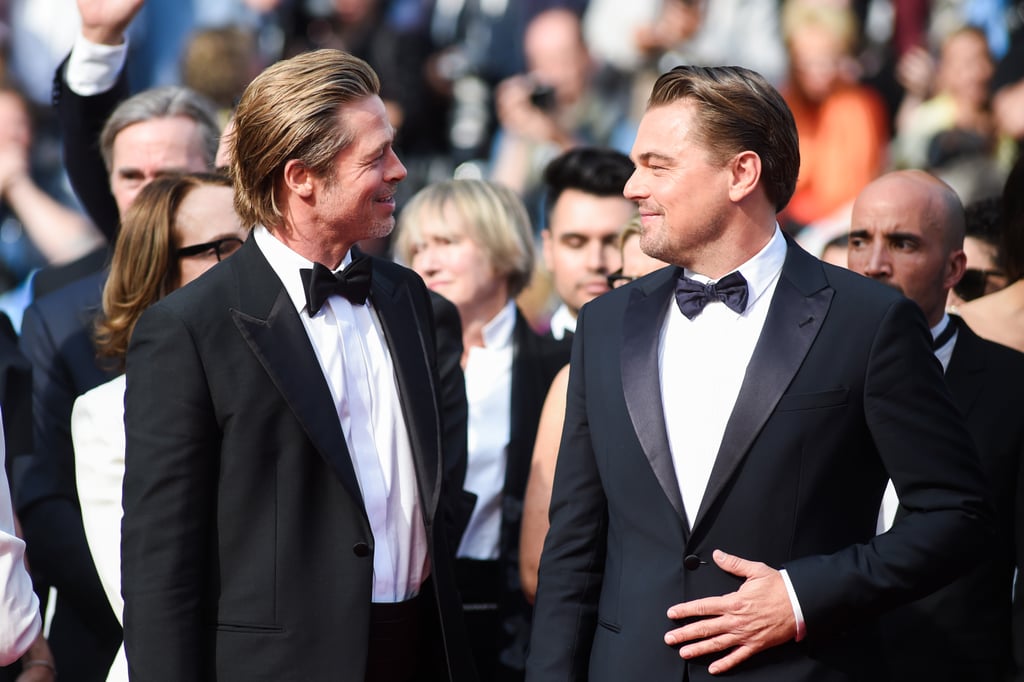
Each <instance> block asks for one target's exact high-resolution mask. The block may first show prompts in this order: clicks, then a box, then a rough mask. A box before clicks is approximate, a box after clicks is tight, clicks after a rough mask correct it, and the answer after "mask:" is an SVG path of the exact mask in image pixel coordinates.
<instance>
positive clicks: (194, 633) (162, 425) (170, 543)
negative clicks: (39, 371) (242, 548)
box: [121, 304, 220, 682]
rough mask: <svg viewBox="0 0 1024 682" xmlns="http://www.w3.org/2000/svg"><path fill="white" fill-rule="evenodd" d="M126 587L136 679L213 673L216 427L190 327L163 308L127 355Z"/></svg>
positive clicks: (151, 313)
mask: <svg viewBox="0 0 1024 682" xmlns="http://www.w3.org/2000/svg"><path fill="white" fill-rule="evenodd" d="M125 437H126V445H125V477H124V495H123V505H124V518H123V520H122V525H121V532H122V543H121V584H122V594H123V596H124V603H125V610H124V639H125V649H126V652H127V655H128V661H129V669H130V672H131V676H132V679H140V680H152V681H154V682H159V681H161V680H167V681H168V682H170V681H172V680H203V679H208V678H209V677H210V676H211V672H210V669H211V666H212V663H211V661H212V654H213V652H212V651H211V650H210V645H209V642H210V641H211V632H210V629H211V628H212V623H211V622H210V618H212V616H211V614H212V612H213V608H212V604H211V599H212V598H213V597H212V589H213V588H212V585H211V582H212V581H213V579H214V576H213V575H212V573H213V572H214V571H215V567H214V566H213V565H212V564H211V561H210V556H209V555H210V552H211V547H212V546H213V543H214V540H213V538H212V537H211V533H212V529H213V528H214V527H215V523H214V506H215V496H216V485H217V472H218V460H219V442H220V437H219V429H218V426H217V423H216V419H215V413H214V408H213V404H212V400H211V398H210V394H209V390H208V388H207V384H206V377H205V373H204V368H203V363H202V360H201V359H200V357H199V354H198V352H197V349H196V347H195V344H194V343H193V337H192V335H191V333H190V331H189V330H188V329H187V327H186V326H185V324H184V323H183V322H182V321H181V320H180V319H179V318H177V317H176V316H175V315H174V314H173V313H172V312H170V311H168V310H167V309H165V308H163V307H162V306H160V305H159V304H158V305H157V306H155V307H152V308H150V309H149V310H147V311H146V312H145V313H144V314H143V316H142V317H141V319H140V320H139V323H138V325H137V326H136V328H135V331H134V333H133V335H132V341H131V345H130V347H129V350H128V361H127V388H126V393H125Z"/></svg>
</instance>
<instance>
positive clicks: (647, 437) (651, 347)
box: [620, 268, 688, 531]
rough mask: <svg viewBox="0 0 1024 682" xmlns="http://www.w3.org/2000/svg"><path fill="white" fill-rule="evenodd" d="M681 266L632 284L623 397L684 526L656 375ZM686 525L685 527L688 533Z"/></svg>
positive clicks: (624, 341) (622, 357)
mask: <svg viewBox="0 0 1024 682" xmlns="http://www.w3.org/2000/svg"><path fill="white" fill-rule="evenodd" d="M678 274H679V268H665V269H663V270H660V271H659V272H657V273H655V274H653V275H651V276H650V277H649V278H648V280H647V281H644V282H642V283H638V284H637V285H635V286H631V287H630V289H631V291H630V298H629V301H628V303H627V305H626V311H625V314H624V315H623V323H622V348H621V350H620V366H621V369H622V393H623V396H624V397H625V399H626V409H627V410H628V411H629V418H630V420H631V421H632V422H633V430H634V431H635V432H636V436H637V438H638V439H639V440H640V446H641V447H642V448H643V451H644V455H645V456H646V457H647V460H648V461H649V462H650V463H651V469H653V470H654V475H655V477H656V478H657V479H658V484H659V485H661V489H662V490H663V491H665V495H666V496H667V497H668V501H669V502H670V503H671V504H672V508H673V509H675V510H676V512H677V513H678V514H679V518H680V519H681V520H683V521H684V522H685V520H686V511H685V510H684V509H683V497H682V494H681V493H680V492H679V481H678V479H677V478H676V471H675V467H674V466H673V465H672V452H671V450H669V446H668V432H667V431H666V430H665V410H664V408H663V406H662V402H661V381H660V380H659V378H658V377H659V376H660V373H659V371H658V339H659V338H660V336H661V324H662V322H663V321H664V318H665V307H666V306H667V305H668V304H669V302H670V301H672V300H673V292H674V290H675V281H676V277H677V276H678ZM687 527H688V524H686V523H684V524H683V528H684V531H685V530H686V528H687Z"/></svg>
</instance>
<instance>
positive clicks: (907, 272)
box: [848, 170, 1024, 682]
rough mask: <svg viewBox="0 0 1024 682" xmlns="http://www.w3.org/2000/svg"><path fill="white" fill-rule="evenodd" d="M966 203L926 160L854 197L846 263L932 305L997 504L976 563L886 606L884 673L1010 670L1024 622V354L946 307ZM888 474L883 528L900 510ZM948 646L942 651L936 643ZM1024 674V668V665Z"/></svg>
mask: <svg viewBox="0 0 1024 682" xmlns="http://www.w3.org/2000/svg"><path fill="white" fill-rule="evenodd" d="M964 230H965V219H964V209H963V207H962V206H961V204H960V199H959V198H958V197H957V195H956V193H955V192H954V191H953V190H952V189H951V188H950V187H949V186H947V185H946V184H945V183H944V182H942V181H941V180H939V179H938V178H935V177H934V176H931V175H929V174H927V173H925V172H923V171H916V170H911V171H897V172H894V173H889V174H887V175H884V176H882V177H881V178H879V179H878V180H875V181H874V182H872V183H871V184H869V185H868V186H867V187H865V188H864V190H863V191H862V192H861V193H860V195H859V196H858V197H857V200H856V201H855V202H854V205H853V215H852V218H851V226H850V245H849V253H848V261H849V267H850V269H852V270H854V271H855V272H859V273H860V274H862V275H866V276H867V277H871V278H872V279H875V280H877V281H879V282H882V283H883V284H888V285H889V286H891V287H893V288H895V289H897V290H899V291H901V292H902V293H903V294H904V295H905V296H907V297H908V298H910V299H911V300H913V301H914V302H915V303H917V304H918V305H919V306H920V307H921V310H922V312H924V315H925V318H926V319H927V321H928V326H929V327H930V328H931V334H932V338H933V350H934V354H935V357H936V358H938V360H939V362H940V363H941V364H942V368H943V370H944V371H945V377H946V385H947V386H949V390H950V393H952V395H953V400H954V402H955V403H956V406H957V408H958V409H959V410H960V412H961V413H962V414H963V415H964V418H965V419H966V422H967V428H968V430H969V431H970V433H971V436H972V438H973V439H974V443H975V445H976V446H977V452H978V456H979V457H980V460H981V466H982V469H983V470H984V472H985V475H986V479H987V481H988V486H989V490H990V491H991V493H992V499H993V502H994V504H995V507H996V521H997V526H996V528H997V531H998V537H997V542H993V543H990V544H989V546H988V547H987V548H986V549H985V551H984V552H982V553H981V557H980V561H979V564H978V566H977V567H976V568H975V569H974V570H973V571H971V572H970V573H968V574H967V575H965V576H963V577H962V578H959V579H957V580H955V581H954V582H953V583H951V584H950V585H947V586H946V587H944V588H942V589H940V590H939V591H938V592H935V593H934V594H931V595H929V596H927V597H925V598H924V599H921V600H918V601H916V602H913V603H911V604H908V605H906V606H903V607H900V608H898V609H896V610H894V611H892V612H891V613H889V614H886V615H885V616H883V617H882V625H883V630H882V634H883V637H882V648H881V649H880V652H879V654H880V655H879V660H880V661H881V667H882V669H884V671H885V672H886V673H887V675H888V677H886V676H885V675H883V674H882V673H879V676H878V677H879V679H891V680H910V679H920V680H929V681H930V682H945V681H948V682H954V681H958V680H968V679H970V680H1007V679H1019V678H1013V677H1012V673H1013V671H1014V670H1015V663H1014V653H1015V652H1016V654H1017V656H1018V663H1024V658H1020V656H1021V650H1022V649H1024V634H1022V633H1021V632H1014V631H1013V629H1012V628H1011V602H1010V591H1011V588H1012V586H1013V572H1014V569H1015V568H1019V567H1020V566H1021V565H1022V561H1021V559H1022V558H1024V518H1022V517H1021V516H1020V514H1018V513H1017V508H1018V507H1017V505H1019V504H1020V503H1021V499H1022V490H1024V466H1022V464H1024V420H1021V418H1020V410H1019V404H1020V389H1021V386H1024V354H1021V353H1019V352H1017V351H1015V350H1013V349H1010V348H1007V347H1005V346H1001V345H999V344H996V343H992V342H991V341H986V340H985V339H982V338H981V337H979V336H978V335H977V334H975V333H974V332H973V331H971V329H970V328H969V327H968V326H967V325H966V324H965V323H964V321H963V320H961V319H960V318H959V317H957V316H956V315H949V314H947V313H946V310H945V304H946V299H947V296H948V294H949V290H950V289H951V288H953V287H954V286H955V285H956V283H957V282H958V281H959V280H960V278H961V277H962V276H963V274H964V269H965V267H966V262H967V259H966V257H965V255H964V250H963V244H964ZM898 508H899V500H898V498H897V496H896V492H895V489H894V488H893V487H892V485H891V484H890V485H889V486H888V487H887V488H886V493H885V496H884V497H883V504H882V510H881V514H880V518H879V531H880V532H883V531H885V530H888V529H889V528H890V527H891V526H892V524H893V521H894V519H895V518H896V516H897V515H898V514H901V513H902V512H900V511H899V509H898ZM936 651H941V655H938V656H937V655H936ZM1017 674H1018V675H1020V674H1024V671H1017Z"/></svg>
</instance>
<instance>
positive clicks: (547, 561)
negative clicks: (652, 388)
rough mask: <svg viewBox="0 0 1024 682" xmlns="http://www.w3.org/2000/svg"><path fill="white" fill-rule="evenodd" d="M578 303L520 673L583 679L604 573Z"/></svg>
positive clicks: (601, 511) (602, 516)
mask: <svg viewBox="0 0 1024 682" xmlns="http://www.w3.org/2000/svg"><path fill="white" fill-rule="evenodd" d="M584 312H585V311H581V313H580V316H579V319H578V322H577V329H578V332H577V333H576V334H575V336H574V339H573V348H572V359H571V364H570V370H569V386H568V395H567V399H566V408H565V423H564V426H563V430H562V442H561V445H560V447H559V450H558V463H557V465H556V467H555V478H554V483H553V485H552V491H551V509H550V520H551V528H550V530H549V531H548V535H547V538H546V540H545V541H544V551H543V554H542V555H541V562H540V575H539V579H538V580H539V584H538V590H537V601H536V605H535V608H534V620H533V623H534V624H533V635H532V639H531V641H530V657H529V660H528V662H527V679H528V680H530V681H531V682H534V681H538V680H584V679H586V678H587V667H588V663H589V660H590V648H591V644H592V642H593V637H594V631H595V629H596V627H597V604H598V597H599V595H600V591H601V582H602V580H603V578H604V558H605V552H606V543H607V526H608V506H607V500H606V499H605V495H604V489H603V486H602V485H601V480H600V476H599V474H598V469H597V463H596V461H595V458H594V448H593V445H592V443H591V440H590V438H591V436H590V428H589V423H588V421H589V418H588V411H587V398H588V396H587V392H586V375H587V372H588V369H589V368H588V367H587V365H586V358H585V352H584V347H583V345H584V338H585V337H586V336H587V334H586V332H585V326H586V322H585V315H584Z"/></svg>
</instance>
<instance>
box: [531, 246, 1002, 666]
mask: <svg viewBox="0 0 1024 682" xmlns="http://www.w3.org/2000/svg"><path fill="white" fill-rule="evenodd" d="M679 270H680V269H679V268H675V267H669V268H664V269H662V270H660V271H658V272H656V273H653V274H651V275H649V276H647V277H645V278H642V279H640V280H637V281H636V282H634V283H632V284H630V285H627V286H625V287H622V288H620V289H615V290H613V291H611V292H609V293H608V294H605V295H604V296H601V297H599V298H598V299H596V300H595V301H593V302H592V303H590V304H588V305H587V306H585V307H584V309H583V313H582V314H581V315H580V317H579V322H578V326H577V329H576V336H575V339H574V345H573V354H572V369H571V371H570V377H569V387H568V398H567V407H566V415H565V425H564V430H563V435H562V443H561V448H560V451H559V456H558V464H557V468H556V473H555V479H554V485H553V492H552V501H551V512H550V518H551V529H550V531H549V533H548V535H547V539H546V541H545V544H544V554H543V557H542V559H541V566H540V584H539V591H538V596H537V602H536V608H535V611H534V628H533V637H532V639H531V651H530V658H529V660H528V664H527V679H528V680H533V681H540V680H580V679H588V673H589V679H590V680H596V681H600V680H608V681H609V682H610V681H612V680H626V679H643V680H673V681H678V680H681V679H686V677H685V675H687V674H688V676H689V679H690V680H693V681H695V682H696V681H697V680H702V681H703V680H710V679H712V677H711V675H710V674H709V673H708V670H707V668H708V665H709V664H710V663H711V661H712V660H714V659H715V658H719V657H721V656H722V655H724V654H718V655H714V656H711V657H703V658H699V659H694V660H692V661H690V662H689V663H687V662H685V661H683V660H682V659H681V658H680V656H679V655H678V651H677V649H676V648H673V647H669V646H667V645H666V644H665V643H664V635H665V633H666V632H667V631H669V630H670V629H672V628H674V627H678V626H679V625H680V622H678V621H672V620H670V619H668V618H667V616H666V611H667V610H668V608H669V607H670V606H672V605H674V604H676V603H679V602H683V601H689V600H693V599H698V598H702V597H708V596H715V595H722V594H726V593H731V592H734V591H736V590H737V589H738V588H739V587H740V585H741V583H742V579H741V578H739V577H736V576H733V575H730V574H728V573H726V572H724V571H722V570H721V569H719V568H718V567H717V565H716V564H715V563H714V561H713V559H712V552H713V550H715V549H722V550H724V551H726V552H729V553H731V554H734V555H737V556H740V557H743V558H745V559H749V560H753V561H759V562H764V563H765V564H767V565H769V566H772V567H774V568H778V569H786V570H787V572H788V575H789V578H790V580H791V581H792V584H793V587H794V589H795V593H796V596H797V598H798V599H799V603H800V607H801V610H802V613H803V617H804V622H805V624H806V637H805V638H804V639H803V640H802V641H801V642H800V643H796V642H789V643H786V644H783V645H780V646H777V647H774V648H772V649H768V650H766V651H763V652H761V653H759V654H756V655H754V656H753V657H752V658H751V659H749V660H748V661H746V662H744V663H742V664H740V665H739V666H738V667H737V668H736V669H735V671H734V672H730V675H729V676H730V677H734V678H736V679H741V680H757V681H759V682H761V681H765V680H770V681H778V682H799V681H802V680H807V681H811V680H813V681H814V682H823V681H826V682H827V681H831V680H837V681H838V680H854V679H857V680H861V679H862V680H873V679H875V678H874V676H873V672H874V670H873V669H874V668H875V664H874V663H873V662H872V648H871V647H872V646H873V645H874V644H876V643H877V640H876V639H875V638H874V635H875V633H876V631H877V628H875V627H873V626H872V625H871V621H872V619H873V618H876V617H877V616H878V614H879V613H880V612H882V611H883V610H885V609H886V608H889V607H892V606H894V605H896V604H897V603H899V602H900V601H901V600H902V601H907V600H909V599H911V598H913V597H917V596H921V595H922V594H923V593H924V592H926V591H929V590H932V589H934V588H936V587H938V586H939V584H941V583H942V582H944V581H948V580H949V579H951V578H952V577H953V576H954V575H955V574H957V573H959V572H962V571H964V570H966V567H967V566H968V565H969V564H970V563H971V562H972V561H974V560H976V556H977V554H978V552H981V551H984V550H985V549H986V547H987V544H988V542H989V541H990V538H991V536H992V534H991V528H990V522H991V511H990V509H989V504H988V499H987V497H986V494H985V488H984V482H983V479H982V475H981V472H980V470H979V468H978V464H977V461H976V457H975V455H974V452H973V449H972V445H971V441H970V437H969V436H968V434H967V432H966V429H965V428H964V426H963V422H962V419H961V418H960V416H959V414H958V413H957V410H956V408H955V407H954V405H953V403H952V401H951V399H950V397H949V393H948V391H947V389H946V387H945V385H944V382H943V378H942V374H941V368H940V366H939V364H938V362H937V361H936V359H935V358H934V356H933V355H932V354H931V352H930V348H931V344H930V334H929V332H928V329H927V325H926V323H925V321H924V317H923V315H922V314H921V312H920V310H919V309H918V308H917V306H916V305H915V304H914V303H912V302H911V301H909V300H907V299H905V298H903V297H902V296H900V295H899V294H898V293H897V292H895V291H894V290H892V289H890V288H888V287H885V286H883V285H880V284H878V283H876V282H872V281H870V280H867V279H865V278H863V277H860V276H859V275H856V274H854V273H852V272H849V271H847V270H843V269H840V268H835V267H832V266H828V265H825V264H822V263H821V262H820V261H818V260H817V259H816V258H813V257H812V256H810V255H809V254H807V253H806V252H805V251H803V250H802V249H800V248H799V247H798V246H796V245H795V244H794V243H793V242H792V241H789V243H788V251H787V255H786V259H785V263H784V265H783V268H782V272H781V275H780V278H779V281H778V285H777V287H776V290H775V292H774V294H773V297H772V300H771V303H770V307H769V310H768V313H767V318H766V320H765V323H764V327H763V330H762V332H761V335H760V337H759V339H758V341H757V344H756V346H755V349H754V352H753V355H752V357H751V360H750V363H749V365H748V367H747V370H746V374H745V378H744V380H743V384H742V386H741V389H740V392H739V395H738V398H737V400H736V403H735V407H734V409H733V411H732V413H731V416H730V418H729V421H728V425H727V427H726V430H725V433H724V437H723V440H722V443H721V448H720V449H719V451H718V455H717V457H716V460H715V463H714V466H713V469H712V472H711V475H710V478H709V481H708V484H707V488H706V490H705V492H704V496H703V499H702V502H701V505H700V509H699V511H698V512H697V514H696V516H695V518H694V519H691V520H688V519H686V517H685V512H684V509H683V505H682V500H681V495H680V492H679V487H678V483H677V479H676V473H675V470H674V464H673V460H672V455H671V454H670V451H669V446H668V438H667V435H666V429H665V420H666V419H671V418H672V417H671V415H665V414H664V411H663V409H662V400H661V391H660V380H659V370H658V338H659V331H660V329H661V325H662V321H663V319H664V316H665V314H666V313H667V310H668V306H669V305H674V299H673V294H674V287H675V281H676V277H677V275H678V274H679ZM667 352H671V349H667ZM714 353H715V349H713V348H709V349H708V357H695V358H693V362H695V363H697V362H700V363H706V362H715V361H721V362H725V361H727V360H726V359H713V355H714ZM670 380H672V381H681V382H685V381H686V377H685V376H678V377H671V379H670ZM693 399H694V400H699V399H700V397H699V396H694V397H693ZM677 455H678V456H681V457H685V453H677ZM888 476H891V477H892V479H893V481H894V482H895V486H896V489H897V492H898V493H899V495H900V497H901V499H902V500H903V501H904V503H905V505H906V506H907V508H908V509H909V510H911V512H910V513H909V514H907V515H906V516H905V517H904V518H902V519H901V520H900V522H899V523H897V524H896V525H895V526H894V527H893V529H892V530H891V531H890V532H889V533H886V534H884V535H880V536H877V537H875V535H874V531H875V523H876V520H877V516H878V507H879V503H880V501H881V497H882V492H883V490H884V487H885V485H886V479H887V477H888Z"/></svg>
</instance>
